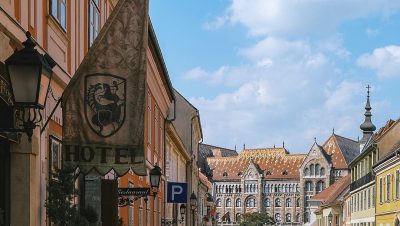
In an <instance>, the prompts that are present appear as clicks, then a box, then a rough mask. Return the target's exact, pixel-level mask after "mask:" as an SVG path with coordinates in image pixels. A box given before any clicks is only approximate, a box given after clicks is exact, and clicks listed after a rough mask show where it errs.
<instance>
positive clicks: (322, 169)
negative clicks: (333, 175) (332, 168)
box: [320, 167, 325, 176]
mask: <svg viewBox="0 0 400 226" xmlns="http://www.w3.org/2000/svg"><path fill="white" fill-rule="evenodd" d="M320 175H321V176H325V168H324V167H322V168H321V172H320Z"/></svg>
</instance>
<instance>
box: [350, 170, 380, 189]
mask: <svg viewBox="0 0 400 226" xmlns="http://www.w3.org/2000/svg"><path fill="white" fill-rule="evenodd" d="M374 179H375V177H374V175H373V174H372V172H369V173H367V174H366V175H365V176H363V177H361V178H360V179H358V180H356V181H354V182H353V183H351V184H350V191H354V190H356V189H358V188H360V187H361V186H363V185H365V184H367V183H369V182H371V181H373V180H374Z"/></svg>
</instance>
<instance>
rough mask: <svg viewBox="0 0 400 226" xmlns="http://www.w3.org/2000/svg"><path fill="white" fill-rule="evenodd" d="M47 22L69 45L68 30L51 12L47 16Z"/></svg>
mask: <svg viewBox="0 0 400 226" xmlns="http://www.w3.org/2000/svg"><path fill="white" fill-rule="evenodd" d="M47 24H48V25H49V26H50V27H51V28H52V29H53V30H54V32H55V33H56V34H57V36H58V37H59V38H60V39H61V40H62V42H63V43H64V44H65V45H67V44H68V42H69V39H68V36H67V31H66V30H65V29H64V28H63V27H62V26H61V24H60V23H59V22H58V20H57V19H56V18H54V16H53V15H51V14H49V15H48V16H47Z"/></svg>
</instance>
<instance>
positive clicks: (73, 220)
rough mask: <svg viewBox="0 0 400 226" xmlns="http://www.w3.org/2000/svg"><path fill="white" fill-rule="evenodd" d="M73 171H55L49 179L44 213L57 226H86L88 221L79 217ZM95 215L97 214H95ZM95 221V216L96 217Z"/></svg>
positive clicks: (67, 169) (91, 215)
mask: <svg viewBox="0 0 400 226" xmlns="http://www.w3.org/2000/svg"><path fill="white" fill-rule="evenodd" d="M74 172H75V169H73V168H70V167H64V168H63V169H61V170H57V171H56V172H55V173H54V174H53V175H52V177H53V178H57V179H56V180H55V179H50V181H49V187H48V192H49V195H48V199H47V200H46V204H45V206H46V211H47V216H48V217H49V219H50V221H51V222H53V223H54V225H57V226H87V225H89V221H88V219H86V218H85V217H83V216H82V215H80V213H79V210H78V207H77V205H76V204H74V198H75V197H76V196H77V195H78V191H77V190H76V189H75V183H74V182H75V175H74ZM86 211H89V219H90V221H91V220H93V218H94V216H93V212H91V211H90V210H86ZM96 215H97V214H96ZM96 219H97V216H96Z"/></svg>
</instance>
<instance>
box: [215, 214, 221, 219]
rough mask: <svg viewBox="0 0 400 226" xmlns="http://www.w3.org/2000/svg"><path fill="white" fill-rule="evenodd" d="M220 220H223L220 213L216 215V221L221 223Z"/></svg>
mask: <svg viewBox="0 0 400 226" xmlns="http://www.w3.org/2000/svg"><path fill="white" fill-rule="evenodd" d="M219 218H221V214H220V213H217V214H216V215H215V219H217V221H219Z"/></svg>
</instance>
